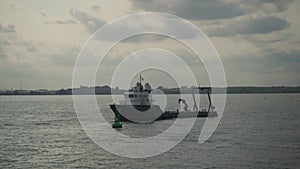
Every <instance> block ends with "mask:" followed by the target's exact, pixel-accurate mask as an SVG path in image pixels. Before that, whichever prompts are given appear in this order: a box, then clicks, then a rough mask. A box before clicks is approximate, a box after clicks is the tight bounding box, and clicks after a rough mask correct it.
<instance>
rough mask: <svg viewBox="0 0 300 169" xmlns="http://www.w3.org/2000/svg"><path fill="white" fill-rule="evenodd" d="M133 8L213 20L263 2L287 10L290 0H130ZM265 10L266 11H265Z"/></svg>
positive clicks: (259, 7) (259, 6)
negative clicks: (170, 0)
mask: <svg viewBox="0 0 300 169" xmlns="http://www.w3.org/2000/svg"><path fill="white" fill-rule="evenodd" d="M130 2H131V3H132V5H133V6H134V7H135V8H138V9H143V10H145V11H155V12H167V13H171V14H174V15H178V16H179V17H183V18H186V19H193V20H213V19H224V18H234V17H237V16H243V15H246V14H250V13H255V12H257V11H259V10H268V9H264V8H263V6H264V5H265V4H272V5H274V6H275V7H276V9H275V11H273V12H282V11H285V10H287V7H288V4H289V3H291V2H292V0H247V1H246V0H235V1H225V0H201V1H199V0H189V1H182V0H173V1H172V2H171V3H170V2H169V1H161V0H130ZM265 12H267V11H265Z"/></svg>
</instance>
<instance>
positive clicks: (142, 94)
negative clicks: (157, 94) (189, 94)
mask: <svg viewBox="0 0 300 169" xmlns="http://www.w3.org/2000/svg"><path fill="white" fill-rule="evenodd" d="M142 81H143V77H142V76H141V75H140V77H139V81H138V82H137V83H136V85H135V86H134V87H132V88H131V89H130V90H128V91H127V92H125V93H124V100H122V101H121V102H120V103H119V104H115V103H113V104H110V108H111V109H112V111H113V112H114V114H115V123H114V124H113V127H114V128H121V127H122V124H121V123H120V122H122V121H127V122H136V123H150V122H153V121H156V120H167V119H173V118H189V117H215V116H217V115H218V114H217V112H216V111H214V106H212V104H211V97H210V93H211V88H209V87H205V88H200V87H199V88H198V89H199V90H206V91H207V96H208V101H209V105H208V109H202V110H198V106H197V104H196V100H195V96H194V92H193V99H194V107H193V110H192V111H191V110H189V109H188V105H187V103H186V101H185V100H184V99H179V100H178V104H183V106H184V108H183V109H184V110H183V111H179V110H176V111H164V112H163V111H162V110H161V108H160V106H159V105H156V104H154V100H153V99H152V97H150V93H151V91H152V89H151V86H150V84H149V83H145V85H143V84H142Z"/></svg>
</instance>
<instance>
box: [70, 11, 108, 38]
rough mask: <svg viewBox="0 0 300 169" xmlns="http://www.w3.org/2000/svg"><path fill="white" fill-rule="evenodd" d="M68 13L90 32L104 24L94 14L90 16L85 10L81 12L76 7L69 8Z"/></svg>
mask: <svg viewBox="0 0 300 169" xmlns="http://www.w3.org/2000/svg"><path fill="white" fill-rule="evenodd" d="M69 14H70V15H71V16H72V17H73V18H74V19H75V20H77V21H78V22H79V23H81V24H82V25H83V26H84V27H85V28H86V29H87V30H88V32H90V33H94V32H95V31H96V30H98V29H99V28H100V27H101V26H103V25H104V24H105V22H104V21H103V20H100V19H98V18H96V17H94V16H90V15H88V14H87V13H85V12H82V11H80V10H77V9H73V8H72V9H70V11H69Z"/></svg>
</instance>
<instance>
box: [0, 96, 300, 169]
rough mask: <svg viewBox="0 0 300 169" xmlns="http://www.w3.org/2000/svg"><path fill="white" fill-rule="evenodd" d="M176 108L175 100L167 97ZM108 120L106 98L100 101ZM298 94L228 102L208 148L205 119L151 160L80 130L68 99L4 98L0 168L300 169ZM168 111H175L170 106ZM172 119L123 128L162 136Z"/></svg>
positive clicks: (1, 102)
mask: <svg viewBox="0 0 300 169" xmlns="http://www.w3.org/2000/svg"><path fill="white" fill-rule="evenodd" d="M169 97H171V100H172V98H173V100H175V101H176V99H177V98H178V97H179V96H177V95H172V96H169ZM97 99H98V103H99V105H100V108H101V110H102V111H103V112H104V114H105V117H106V119H107V120H110V121H111V120H112V118H113V116H112V112H111V111H110V110H109V108H108V107H107V104H108V103H110V102H111V100H110V98H109V97H108V96H97ZM299 103H300V95H299V94H259V95H256V94H255V95H254V94H251V95H228V97H227V104H226V107H225V112H224V114H223V117H222V119H221V122H220V124H219V126H218V128H217V130H216V131H215V133H214V134H213V135H212V137H211V138H210V139H209V140H208V141H206V142H205V143H204V144H198V137H199V134H200V131H201V126H202V124H203V121H204V119H197V121H196V123H195V126H194V127H193V129H192V131H191V132H190V133H189V134H188V136H187V137H186V138H185V139H184V140H183V141H182V142H181V143H180V144H178V145H177V146H176V147H175V148H173V149H171V150H170V151H168V152H166V153H164V154H162V155H159V156H155V157H151V158H146V159H129V158H123V157H119V156H116V155H113V154H110V153H109V152H106V151H105V150H103V149H101V148H100V147H98V146H97V145H96V144H95V143H94V142H93V141H91V140H90V139H89V138H88V137H87V135H86V134H85V133H84V131H83V130H82V128H81V126H80V124H79V122H78V120H77V116H76V113H75V111H74V107H73V104H72V97H71V96H1V97H0V131H1V135H0V168H175V167H176V168H299V167H300V162H299V161H300V132H299V129H300V124H299V122H300V121H299V120H300V118H299V117H300V114H299V113H300V106H299ZM167 108H175V106H174V105H172V104H171V103H168V106H167ZM172 123H173V120H167V121H159V122H154V123H151V124H130V123H125V124H124V128H123V129H122V130H121V132H123V133H124V134H127V135H131V136H133V137H148V136H152V135H155V134H157V133H159V132H162V131H163V130H165V129H166V128H168V126H170V125H171V124H172Z"/></svg>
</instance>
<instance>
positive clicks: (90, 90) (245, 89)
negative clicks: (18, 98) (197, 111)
mask: <svg viewBox="0 0 300 169" xmlns="http://www.w3.org/2000/svg"><path fill="white" fill-rule="evenodd" d="M224 89H225V88H212V93H213V94H222V93H224V91H225V90H224ZM126 91H127V90H123V89H119V88H118V87H116V88H111V87H109V86H107V85H106V86H96V87H87V86H80V87H79V88H68V89H59V90H48V89H37V90H21V89H15V90H2V91H0V95H72V94H78V95H90V94H96V95H110V94H123V93H124V92H126ZM159 91H160V92H159ZM161 91H162V92H163V93H165V94H181V93H182V94H191V93H192V92H193V91H194V92H195V93H197V92H200V94H206V93H207V90H199V89H197V87H187V86H183V87H181V88H166V87H162V86H159V87H158V88H156V89H154V91H153V92H154V93H161ZM226 93H227V94H260V93H270V94H271V93H300V86H295V87H292V86H271V87H257V86H236V87H227V88H226Z"/></svg>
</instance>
